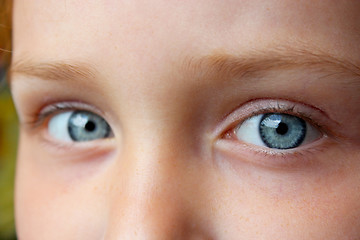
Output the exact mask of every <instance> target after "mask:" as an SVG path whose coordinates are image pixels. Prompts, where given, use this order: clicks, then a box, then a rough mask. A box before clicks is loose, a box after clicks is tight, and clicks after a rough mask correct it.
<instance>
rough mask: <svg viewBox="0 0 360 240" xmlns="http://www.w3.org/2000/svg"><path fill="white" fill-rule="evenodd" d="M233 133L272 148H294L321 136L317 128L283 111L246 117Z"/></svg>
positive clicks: (249, 141)
mask: <svg viewBox="0 0 360 240" xmlns="http://www.w3.org/2000/svg"><path fill="white" fill-rule="evenodd" d="M235 134H236V137H237V138H238V139H239V140H242V141H244V142H248V143H251V144H254V145H258V146H263V147H268V148H274V149H291V148H296V147H299V146H301V145H303V144H306V143H309V142H313V141H315V140H317V139H318V138H319V137H320V136H321V133H320V132H319V130H317V129H316V128H315V127H314V126H312V125H311V124H310V123H308V122H306V121H305V120H303V119H302V118H299V117H296V116H293V115H290V114H284V113H267V114H260V115H256V116H253V117H251V118H248V119H247V120H245V121H244V122H243V123H242V124H240V125H239V126H238V127H237V128H236V129H235Z"/></svg>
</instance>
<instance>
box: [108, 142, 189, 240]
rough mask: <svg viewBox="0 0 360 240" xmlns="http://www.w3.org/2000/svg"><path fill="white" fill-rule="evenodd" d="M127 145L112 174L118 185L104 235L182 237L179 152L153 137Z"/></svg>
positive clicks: (182, 188)
mask: <svg viewBox="0 0 360 240" xmlns="http://www.w3.org/2000/svg"><path fill="white" fill-rule="evenodd" d="M157 139H159V137H158V138H157ZM127 145H128V146H127V147H125V148H126V150H125V151H124V153H123V155H122V156H119V162H122V164H120V163H119V164H117V168H118V169H117V171H116V173H115V174H114V176H113V178H112V184H114V185H116V186H119V187H117V188H115V189H116V190H115V191H113V192H112V196H111V201H110V206H109V209H110V215H109V224H108V230H107V233H106V238H105V239H182V238H181V236H182V233H183V232H185V231H184V229H185V227H186V225H187V223H186V221H188V220H189V218H188V217H187V216H186V215H187V212H188V211H187V208H188V206H187V204H186V201H185V198H184V196H183V193H184V191H185V189H186V186H185V185H186V184H184V182H186V181H184V180H186V179H184V178H186V174H184V164H182V163H181V161H180V159H181V158H182V157H183V156H180V155H179V154H178V153H176V151H173V150H172V149H169V146H165V145H164V144H162V141H159V140H155V139H151V140H150V139H148V140H143V141H136V144H135V143H134V144H132V143H129V144H127ZM185 171H186V170H185ZM114 172H115V171H114Z"/></svg>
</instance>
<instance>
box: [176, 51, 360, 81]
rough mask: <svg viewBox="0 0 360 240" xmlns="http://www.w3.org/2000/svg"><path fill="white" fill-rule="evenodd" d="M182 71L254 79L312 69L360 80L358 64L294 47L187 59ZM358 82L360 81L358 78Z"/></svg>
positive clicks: (215, 54)
mask: <svg viewBox="0 0 360 240" xmlns="http://www.w3.org/2000/svg"><path fill="white" fill-rule="evenodd" d="M183 68H185V69H189V70H190V72H191V73H193V74H194V73H196V72H202V73H206V72H210V74H212V73H214V72H215V74H221V75H225V76H227V77H236V78H243V77H257V76H258V75H262V74H263V73H264V72H266V71H271V70H288V69H295V68H302V69H315V70H318V71H320V72H324V73H328V74H329V75H332V74H345V75H350V76H355V77H360V64H358V63H356V62H355V61H351V60H349V59H343V58H340V57H337V56H335V55H331V54H329V53H326V52H322V51H308V50H303V49H293V48H290V49H289V48H274V49H269V50H265V51H259V50H253V51H250V52H247V53H243V54H241V55H240V56H238V55H233V54H228V53H214V54H211V55H208V56H204V57H200V58H195V57H190V58H186V59H185V60H184V61H183ZM357 80H359V79H357Z"/></svg>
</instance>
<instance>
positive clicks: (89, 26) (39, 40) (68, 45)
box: [14, 0, 360, 65]
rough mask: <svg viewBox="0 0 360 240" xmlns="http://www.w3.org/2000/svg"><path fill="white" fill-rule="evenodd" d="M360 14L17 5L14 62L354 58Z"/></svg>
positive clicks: (238, 4) (200, 1) (260, 7)
mask: <svg viewBox="0 0 360 240" xmlns="http://www.w3.org/2000/svg"><path fill="white" fill-rule="evenodd" d="M359 10H360V2H359V1H355V0H354V1H335V0H332V1H331V0H324V1H311V0H308V1H306V0H304V1H291V0H288V1H286V0H284V1H278V0H269V1H262V0H251V1H250V0H249V1H236V0H222V1H220V0H197V1H175V0H171V1H168V0H152V1H148V0H132V1H111V0H103V1H55V0H52V1H49V0H36V1H26V0H18V1H15V7H14V59H15V60H16V59H17V58H20V57H23V56H28V57H30V58H43V59H45V60H46V58H48V59H53V58H56V59H68V58H70V57H71V58H83V59H84V58H86V59H87V60H91V61H99V60H100V59H103V58H104V57H106V59H107V62H108V63H109V62H114V61H115V62H116V64H117V65H118V64H120V63H124V62H128V61H132V60H134V61H135V60H136V62H137V64H141V63H142V62H144V63H147V65H149V58H151V59H152V61H151V62H153V63H156V62H157V61H163V60H164V58H165V59H168V60H171V59H173V60H174V61H175V59H176V57H178V56H179V55H183V54H185V55H194V54H199V55H203V54H208V53H209V52H211V51H217V50H224V51H227V52H241V51H245V50H247V49H257V48H266V47H268V46H273V45H280V46H281V45H292V44H296V43H301V44H306V45H308V46H314V47H317V48H319V47H320V48H324V49H325V50H326V51H337V52H335V54H337V55H345V54H347V55H352V54H353V53H354V52H359V51H355V50H360V49H359V47H358V45H359V44H357V43H358V42H359V40H360V39H359V36H358V35H359V34H358V33H359V32H360V27H359V26H360V24H359V23H360V17H359V16H360V15H359V14H358V12H359ZM113 60H114V61H113ZM145 65H146V64H145Z"/></svg>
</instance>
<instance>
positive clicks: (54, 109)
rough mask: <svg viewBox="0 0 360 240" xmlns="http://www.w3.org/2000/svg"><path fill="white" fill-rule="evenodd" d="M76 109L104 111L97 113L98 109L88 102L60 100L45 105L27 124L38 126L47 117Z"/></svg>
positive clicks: (94, 111)
mask: <svg viewBox="0 0 360 240" xmlns="http://www.w3.org/2000/svg"><path fill="white" fill-rule="evenodd" d="M75 110H84V111H89V112H92V113H95V114H98V115H102V113H97V112H98V111H97V110H96V109H93V107H91V106H89V105H88V104H86V103H82V102H59V103H53V104H50V105H47V106H45V107H44V108H43V109H41V110H40V111H39V112H38V113H36V114H35V116H34V117H33V119H32V120H31V121H29V122H27V124H30V125H31V126H32V127H34V128H36V127H39V126H41V125H42V124H43V123H44V122H45V121H46V119H48V118H49V117H50V116H52V115H55V114H58V113H62V112H66V111H75Z"/></svg>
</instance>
